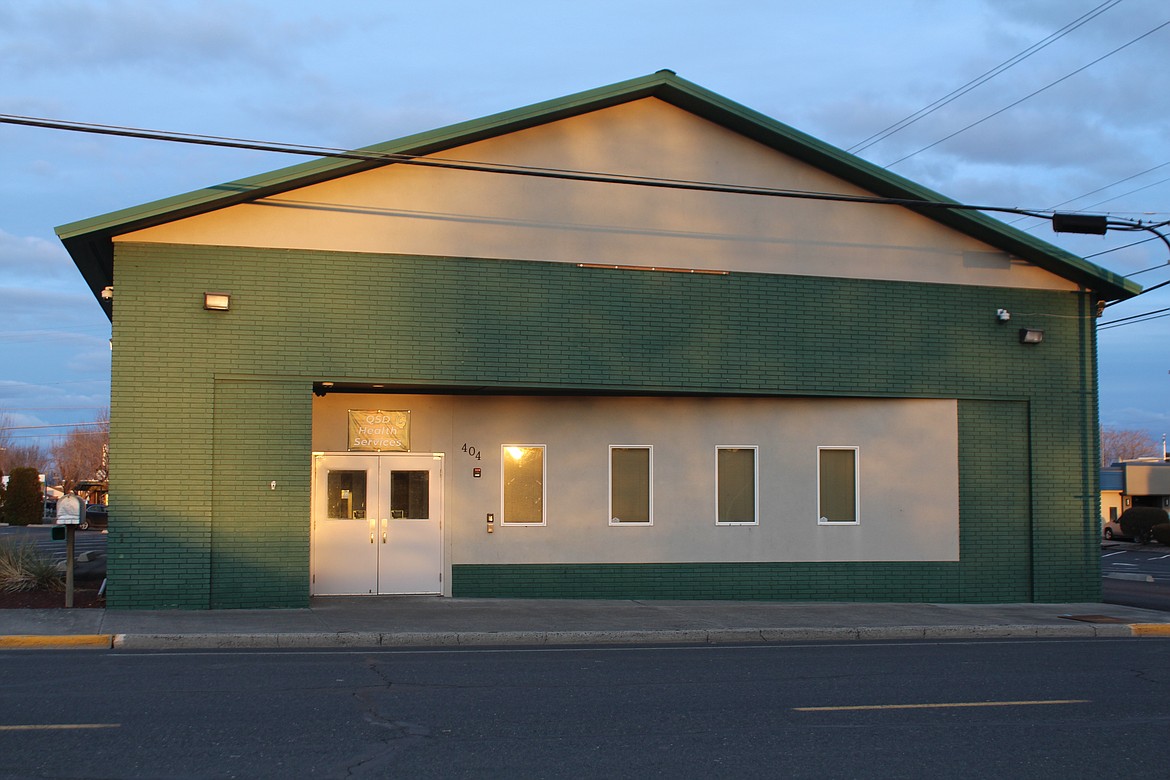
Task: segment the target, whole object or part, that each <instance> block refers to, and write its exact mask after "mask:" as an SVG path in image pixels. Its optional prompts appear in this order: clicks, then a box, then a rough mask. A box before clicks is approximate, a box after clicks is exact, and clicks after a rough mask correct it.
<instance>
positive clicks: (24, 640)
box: [0, 634, 114, 650]
mask: <svg viewBox="0 0 1170 780" xmlns="http://www.w3.org/2000/svg"><path fill="white" fill-rule="evenodd" d="M113 646H114V637H113V636H111V635H110V634H66V635H60V636H54V635H48V634H40V635H25V636H21V635H15V636H0V650H45V649H53V648H66V649H74V648H85V647H88V648H94V649H102V650H109V649H110V648H111V647H113Z"/></svg>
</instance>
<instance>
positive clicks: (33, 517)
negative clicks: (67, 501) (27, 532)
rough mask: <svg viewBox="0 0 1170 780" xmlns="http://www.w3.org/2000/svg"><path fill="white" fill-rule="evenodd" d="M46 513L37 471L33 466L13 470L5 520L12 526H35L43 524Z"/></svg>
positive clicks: (9, 478)
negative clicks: (42, 520) (35, 524)
mask: <svg viewBox="0 0 1170 780" xmlns="http://www.w3.org/2000/svg"><path fill="white" fill-rule="evenodd" d="M44 513H45V502H44V498H43V497H42V496H41V480H40V477H39V476H37V470H36V469H34V468H33V467H31V466H21V467H20V468H15V469H13V470H12V473H10V474H9V475H8V491H7V493H6V494H5V497H4V519H5V520H6V521H7V522H8V523H10V524H12V525H33V524H34V523H40V522H41V519H42V517H43V516H44Z"/></svg>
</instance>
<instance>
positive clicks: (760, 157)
mask: <svg viewBox="0 0 1170 780" xmlns="http://www.w3.org/2000/svg"><path fill="white" fill-rule="evenodd" d="M438 156H440V157H442V158H445V159H452V160H465V161H472V162H488V163H500V164H509V165H517V166H530V167H537V168H557V169H565V170H573V171H588V172H596V173H605V174H623V175H630V176H641V177H657V178H669V179H680V180H688V181H698V182H719V183H727V184H737V185H747V186H754V187H770V188H779V189H786V190H799V191H808V192H828V193H839V194H847V195H866V194H868V193H866V192H864V191H862V190H860V189H858V188H857V187H854V186H852V185H849V184H846V183H845V182H843V181H841V180H839V179H837V178H835V177H833V176H830V175H828V174H826V173H824V172H823V171H821V170H819V169H817V168H814V167H812V166H809V165H807V164H805V163H802V162H800V161H798V160H795V159H793V158H791V157H788V156H786V155H783V154H781V153H778V152H776V151H774V150H772V149H769V148H767V147H765V146H763V145H761V144H759V143H756V142H755V141H752V140H750V139H748V138H746V137H744V136H741V135H739V134H738V133H735V132H733V131H731V130H728V129H726V128H724V127H722V126H720V125H717V124H714V123H712V122H709V121H707V120H704V119H701V118H699V117H697V116H695V115H693V114H690V113H688V112H686V111H683V110H682V109H679V108H676V107H674V106H672V105H670V104H667V103H665V102H662V101H660V100H657V99H654V98H646V99H643V100H639V101H634V102H631V103H626V104H622V105H619V106H615V107H612V108H607V109H603V110H599V111H595V112H593V113H590V114H586V115H583V116H578V117H574V118H570V119H564V120H561V121H557V122H552V123H549V124H546V125H542V126H539V127H534V128H530V129H527V130H522V131H517V132H514V133H511V134H509V135H505V136H501V137H498V138H494V139H489V140H485V141H480V142H477V143H472V144H468V145H465V146H462V147H458V148H454V149H450V150H448V151H446V152H444V153H443V154H442V155H438ZM115 240H116V241H137V242H148V243H149V242H157V243H177V244H203V245H219V246H247V247H274V248H285V249H308V250H322V251H345V252H373V253H387V254H407V255H423V256H436V257H442V256H453V257H476V258H489V259H490V258H497V259H500V258H505V259H520V260H539V261H552V262H564V263H600V264H614V265H636V266H659V267H675V268H688V269H702V270H718V271H741V272H755V273H780V274H797V275H812V276H830V277H832V276H839V277H847V278H857V279H892V280H901V281H923V282H931V283H946V284H972V285H985V286H1005V287H1024V288H1035V289H1055V290H1072V289H1076V287H1075V285H1074V284H1073V283H1071V282H1069V281H1068V280H1065V279H1062V278H1060V277H1058V276H1055V275H1054V274H1051V273H1049V272H1047V271H1044V270H1042V269H1040V268H1038V267H1036V266H1034V265H1032V264H1030V263H1027V262H1025V261H1022V260H1020V259H1018V258H1012V257H1009V256H1008V255H1007V254H1005V253H1004V252H1002V251H1000V250H998V249H995V248H993V247H991V246H989V245H986V244H983V243H981V242H979V241H976V240H975V239H972V238H969V237H967V236H965V235H963V234H960V233H957V232H955V231H953V230H951V229H949V228H946V227H944V226H942V225H939V224H938V223H935V222H933V221H932V220H929V219H926V218H925V217H922V216H920V215H918V214H915V213H913V212H911V211H908V210H906V209H904V208H900V207H896V206H876V205H859V204H844V203H834V202H826V201H812V200H796V199H789V198H775V197H760V196H752V195H733V194H726V193H712V192H686V191H678V190H667V189H649V188H645V187H634V186H625V185H615V184H603V183H588V182H577V181H565V180H558V179H547V178H530V177H524V176H510V175H501V174H494V173H482V172H469V171H458V170H446V169H438V168H426V167H417V166H410V165H394V166H389V167H386V168H381V169H377V170H373V171H367V172H364V173H358V174H354V175H351V176H347V177H345V178H341V179H337V180H334V181H330V182H325V183H322V184H316V185H312V186H308V187H304V188H301V189H298V190H294V191H290V192H288V193H285V194H282V195H279V196H275V197H271V198H267V199H264V200H262V201H258V202H255V203H250V204H244V205H237V206H232V207H229V208H225V209H222V210H219V211H215V212H212V213H208V214H204V215H200V216H196V217H191V218H188V219H184V220H179V221H176V222H171V223H168V224H165V225H161V226H158V227H153V228H148V229H145V230H140V231H137V232H133V233H128V234H126V235H124V236H120V237H117V238H116V239H115Z"/></svg>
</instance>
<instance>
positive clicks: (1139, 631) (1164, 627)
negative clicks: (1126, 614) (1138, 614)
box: [1129, 623, 1170, 636]
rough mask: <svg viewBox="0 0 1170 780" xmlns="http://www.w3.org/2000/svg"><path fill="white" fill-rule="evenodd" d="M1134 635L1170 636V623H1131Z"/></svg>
mask: <svg viewBox="0 0 1170 780" xmlns="http://www.w3.org/2000/svg"><path fill="white" fill-rule="evenodd" d="M1129 630H1130V631H1132V632H1133V635H1134V636H1170V623H1130V624H1129Z"/></svg>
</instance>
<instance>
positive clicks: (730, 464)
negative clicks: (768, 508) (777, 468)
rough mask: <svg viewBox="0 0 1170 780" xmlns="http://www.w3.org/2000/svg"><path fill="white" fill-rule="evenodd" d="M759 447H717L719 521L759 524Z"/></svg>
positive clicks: (716, 502)
mask: <svg viewBox="0 0 1170 780" xmlns="http://www.w3.org/2000/svg"><path fill="white" fill-rule="evenodd" d="M758 449H759V448H757V447H722V446H721V447H716V448H715V523H716V524H717V525H758V524H759V521H760V517H759V509H758V507H759V500H758V498H759V493H758V489H757V485H758V484H759V479H758V476H759V472H758V468H759V467H758V465H757V463H758V458H757V452H758Z"/></svg>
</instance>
